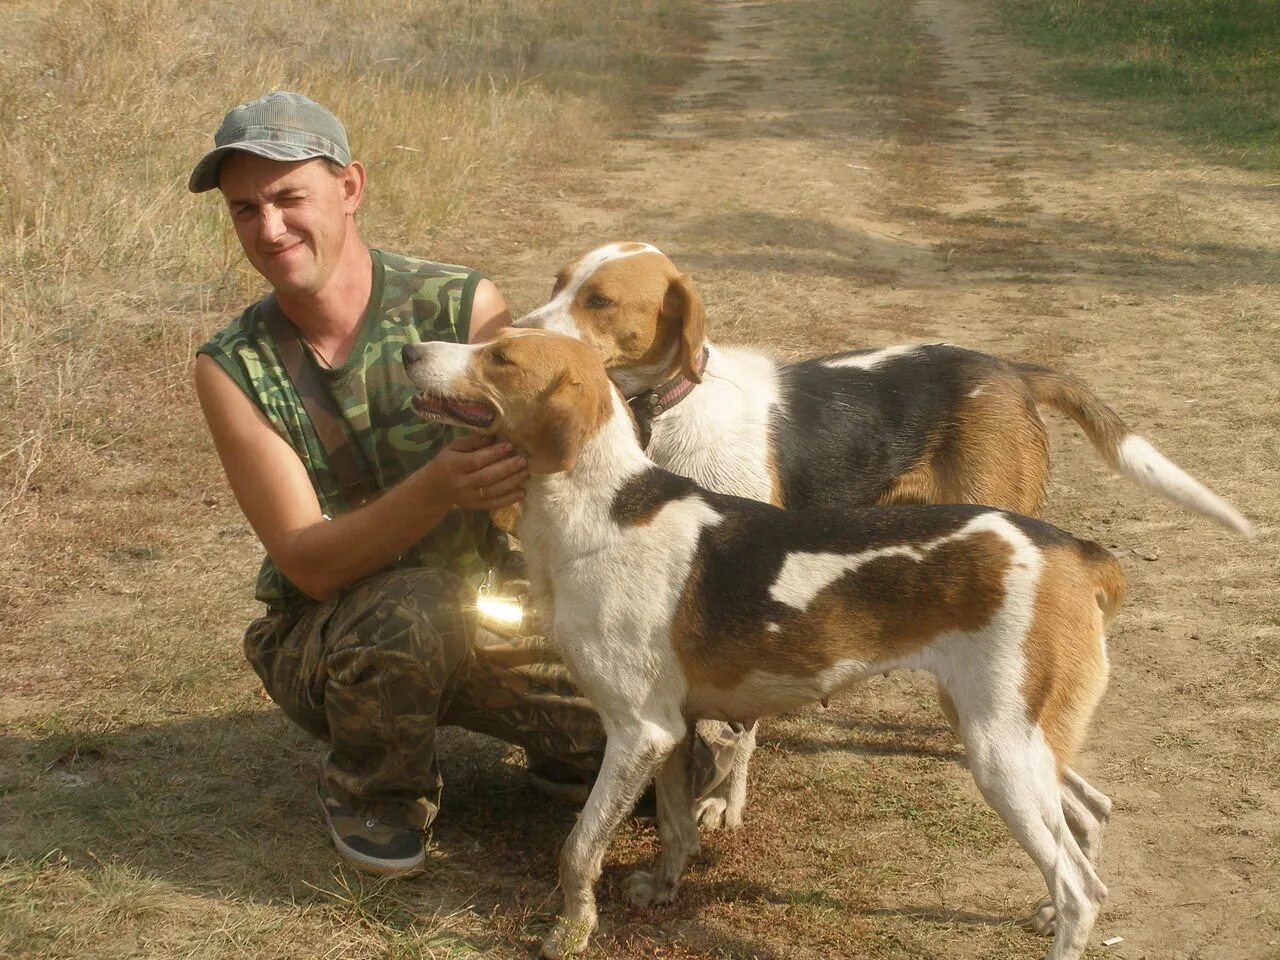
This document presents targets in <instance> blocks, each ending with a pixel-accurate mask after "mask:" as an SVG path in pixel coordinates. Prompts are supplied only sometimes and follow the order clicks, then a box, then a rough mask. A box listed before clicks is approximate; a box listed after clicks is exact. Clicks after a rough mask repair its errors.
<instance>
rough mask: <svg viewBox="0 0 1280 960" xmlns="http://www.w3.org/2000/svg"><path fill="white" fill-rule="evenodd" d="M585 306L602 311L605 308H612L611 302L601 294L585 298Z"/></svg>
mask: <svg viewBox="0 0 1280 960" xmlns="http://www.w3.org/2000/svg"><path fill="white" fill-rule="evenodd" d="M587 306H588V307H590V308H591V309H592V310H603V309H604V308H605V307H612V306H613V301H612V300H610V299H609V298H608V297H606V296H605V295H604V294H602V293H593V294H592V295H591V296H589V297H587Z"/></svg>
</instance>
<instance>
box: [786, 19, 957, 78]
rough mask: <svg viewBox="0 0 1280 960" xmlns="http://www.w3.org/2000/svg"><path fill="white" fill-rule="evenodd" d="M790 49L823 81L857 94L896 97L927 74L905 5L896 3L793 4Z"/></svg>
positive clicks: (918, 36)
mask: <svg viewBox="0 0 1280 960" xmlns="http://www.w3.org/2000/svg"><path fill="white" fill-rule="evenodd" d="M788 24H789V39H790V41H791V44H792V47H793V49H795V51H796V52H797V53H798V54H799V55H800V56H801V58H802V59H804V60H805V61H806V62H807V63H809V64H810V65H811V66H813V67H814V68H816V69H817V70H818V71H819V72H820V73H821V74H822V76H823V77H825V78H827V79H829V80H831V81H833V82H835V83H837V84H839V85H840V86H841V87H843V88H845V89H847V90H849V91H856V92H861V93H872V94H874V93H878V92H884V93H890V92H893V93H900V92H901V91H902V89H903V88H904V87H912V86H916V85H918V84H919V83H921V82H922V81H924V80H926V79H928V78H930V77H931V76H932V74H933V68H932V60H931V58H930V56H929V52H928V49H927V46H926V44H925V43H924V41H923V38H922V34H921V31H920V26H919V24H918V22H917V21H916V20H915V18H914V17H913V15H912V9H911V4H908V3H901V2H900V0H853V2H850V0H795V2H793V3H792V4H791V5H790V6H789V11H788Z"/></svg>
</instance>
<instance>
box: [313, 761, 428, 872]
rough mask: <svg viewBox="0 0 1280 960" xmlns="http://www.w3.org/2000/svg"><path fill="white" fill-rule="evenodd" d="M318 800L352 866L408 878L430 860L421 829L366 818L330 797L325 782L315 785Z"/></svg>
mask: <svg viewBox="0 0 1280 960" xmlns="http://www.w3.org/2000/svg"><path fill="white" fill-rule="evenodd" d="M316 799H318V800H319V801H320V809H321V810H323V811H324V819H325V823H327V824H328V825H329V836H330V838H331V839H332V840H333V845H334V847H335V849H337V851H338V856H340V857H342V859H343V860H346V861H347V862H348V863H349V864H351V866H353V867H355V868H356V869H357V870H363V871H364V872H366V873H376V874H378V875H379V876H383V877H408V876H412V875H413V874H415V873H419V872H420V871H421V870H422V865H423V863H424V862H425V861H426V859H427V851H426V848H425V847H424V846H423V843H422V831H420V830H413V829H411V828H409V827H399V826H394V825H392V824H389V823H383V822H382V821H381V820H375V819H373V818H371V817H363V816H361V815H360V814H358V813H356V812H355V811H354V810H351V809H348V808H347V807H344V806H343V805H342V804H341V803H339V802H338V801H337V800H335V799H334V798H333V797H331V796H329V792H328V791H327V790H325V788H324V783H323V782H321V783H320V785H319V786H317V787H316Z"/></svg>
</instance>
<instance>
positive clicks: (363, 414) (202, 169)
mask: <svg viewBox="0 0 1280 960" xmlns="http://www.w3.org/2000/svg"><path fill="white" fill-rule="evenodd" d="M214 144H215V147H214V149H213V150H211V151H210V152H209V153H207V154H206V155H205V156H204V157H203V158H202V159H201V160H200V162H199V163H198V164H197V165H196V167H195V169H194V171H193V172H192V174H191V179H190V184H189V186H190V189H191V191H192V192H194V193H201V192H205V191H211V190H214V189H217V190H220V191H221V193H222V197H223V199H224V201H225V204H226V209H227V212H228V214H229V215H230V217H231V222H232V225H233V226H234V228H235V232H236V235H237V237H238V238H239V240H240V244H241V247H242V248H243V250H244V253H245V256H246V257H248V259H249V262H250V263H251V264H252V265H253V266H254V268H255V269H257V271H258V272H259V273H261V274H262V276H263V277H264V278H265V279H266V280H267V282H268V284H269V285H270V287H271V292H270V293H269V294H268V295H267V296H265V297H264V298H263V299H261V300H259V301H258V302H256V303H254V304H252V305H251V306H249V307H248V308H246V309H245V310H244V312H243V313H241V314H240V315H239V316H238V317H236V318H235V319H234V320H233V321H231V323H230V324H228V325H227V326H226V327H225V328H224V329H223V330H221V331H220V332H218V333H217V334H215V335H214V336H213V337H212V338H211V339H210V340H209V341H208V342H207V343H205V344H204V345H203V346H202V347H200V349H199V351H198V356H197V358H196V364H195V386H196V391H197V394H198V396H199V399H200V404H201V407H202V409H203V411H204V415H205V419H206V420H207V422H208V425H209V430H210V432H211V434H212V435H213V440H214V444H215V446H216V447H217V451H218V455H219V457H220V459H221V461H222V464H223V467H224V469H225V470H226V474H227V479H228V480H229V481H230V484H231V488H232V490H233V491H234V493H235V496H236V499H237V501H238V502H239V504H240V506H241V508H242V509H243V511H244V514H245V516H246V518H247V519H248V521H249V523H250V524H251V525H252V527H253V529H254V530H255V532H256V533H257V535H258V537H259V538H260V539H261V541H262V544H263V546H264V547H265V549H266V557H265V558H264V560H263V563H262V567H261V570H260V572H259V576H258V582H257V594H256V595H257V597H258V599H259V600H261V601H262V602H263V603H264V604H265V605H266V608H267V609H266V613H265V615H264V616H263V617H261V618H259V619H258V620H255V621H254V622H253V623H252V624H251V625H250V626H249V628H248V631H247V633H246V634H245V653H246V655H247V656H248V659H249V661H250V663H251V664H252V665H253V667H254V669H255V670H256V671H257V673H258V675H259V677H261V679H262V682H263V685H264V686H265V687H266V689H267V692H268V693H269V694H270V695H271V697H272V699H273V700H274V701H275V702H276V703H278V704H279V705H280V707H281V709H283V710H284V712H285V713H286V714H287V715H288V716H289V717H290V719H292V720H293V721H294V722H295V723H297V724H298V725H299V726H301V727H302V728H304V729H305V730H307V731H308V732H310V733H312V734H314V735H315V736H317V737H320V738H323V739H324V740H326V741H328V743H329V747H330V751H329V754H328V757H327V758H326V759H325V761H324V765H323V768H322V770H321V772H320V778H319V784H318V786H317V798H318V801H319V804H320V807H321V809H322V810H323V813H324V816H325V821H326V823H327V825H328V829H329V834H330V836H331V838H332V840H333V843H334V845H335V847H336V848H337V850H338V853H339V854H340V855H341V856H342V857H343V858H344V859H345V860H347V861H348V862H350V863H351V864H352V865H353V866H356V867H358V868H361V869H364V870H368V871H372V872H376V873H380V874H384V875H405V874H410V873H413V872H415V871H416V870H418V869H419V868H420V867H421V865H422V863H423V861H424V859H425V852H424V831H426V829H427V828H428V827H429V826H430V825H431V823H432V821H433V820H434V818H435V816H436V813H437V811H438V808H439V803H440V790H441V785H442V781H441V778H440V773H439V770H438V769H437V764H436V757H435V731H436V728H437V727H438V726H440V725H442V724H458V725H461V726H465V727H467V728H469V729H473V730H478V731H480V732H483V733H486V734H490V735H493V736H497V737H500V738H502V739H504V740H506V741H508V742H510V743H514V744H518V745H519V746H521V747H524V748H525V750H526V752H527V753H528V754H529V757H530V764H531V773H532V774H533V775H534V782H535V784H537V785H540V786H541V787H543V788H544V789H546V790H547V791H548V792H551V793H553V794H557V795H560V796H563V797H566V798H569V799H575V798H581V797H585V793H586V786H585V785H586V784H589V782H590V779H591V776H592V774H593V771H594V770H595V768H596V767H597V765H598V762H599V758H600V755H601V753H602V751H603V745H604V735H603V732H602V730H601V728H600V724H599V721H598V719H597V718H596V716H595V714H594V713H593V712H592V710H591V709H590V706H589V705H588V704H587V703H586V702H585V701H584V700H583V699H582V697H580V696H579V695H578V694H577V693H576V691H575V690H574V689H573V686H572V684H571V682H570V681H569V680H568V678H567V676H566V675H565V672H564V670H563V668H562V667H560V665H559V664H558V663H557V662H556V661H555V658H554V656H553V655H552V654H551V653H550V652H549V651H548V649H547V648H546V646H545V644H544V643H542V642H541V641H539V640H537V639H534V638H517V639H516V640H513V641H509V642H495V638H493V637H490V636H487V635H486V634H485V632H484V631H483V630H482V629H481V628H480V627H479V624H478V618H477V613H476V604H475V599H476V588H477V585H479V584H480V583H481V581H482V580H483V579H484V578H485V577H486V576H489V577H490V578H493V577H495V576H496V577H497V578H498V579H499V580H500V579H501V578H502V577H503V576H504V575H508V574H510V572H511V571H510V567H511V566H512V565H513V564H514V563H516V562H517V561H518V557H515V556H514V555H512V554H511V553H510V551H509V550H508V547H507V544H506V541H505V538H504V537H503V536H502V535H501V534H500V533H499V532H498V531H497V530H496V529H495V528H494V527H493V526H492V525H491V524H490V521H489V516H488V513H487V511H489V510H492V509H495V508H499V507H503V506H507V505H510V504H513V503H516V502H517V501H519V500H520V499H521V498H522V496H523V490H524V485H525V482H526V480H527V478H528V470H527V465H526V463H525V461H524V459H523V457H521V456H520V454H519V453H518V451H514V450H512V449H511V448H510V446H509V445H507V444H505V443H503V442H500V441H499V442H494V441H491V440H489V439H484V438H476V437H458V436H455V435H454V434H453V433H452V431H450V430H449V429H448V428H445V427H442V426H440V425H438V424H434V423H429V422H426V421H424V420H421V419H420V418H419V417H418V416H417V414H416V413H415V412H414V411H413V409H412V407H411V405H410V398H411V397H412V395H413V393H414V390H413V387H412V386H411V384H410V383H409V381H408V379H407V378H406V377H405V374H404V371H403V367H402V364H401V361H400V355H401V350H402V348H403V347H404V346H405V345H406V344H409V343H416V342H420V341H425V340H439V339H444V340H449V341H453V342H476V341H482V340H486V339H489V338H491V337H492V336H493V335H494V334H496V333H497V331H498V330H500V329H501V328H502V327H504V326H505V325H506V324H507V323H508V322H509V319H510V318H509V316H508V312H507V306H506V303H505V301H504V300H503V298H502V295H501V294H500V293H499V292H498V290H497V288H496V287H495V286H494V285H493V284H492V283H491V282H490V281H489V280H487V279H485V278H484V277H483V276H481V275H480V274H479V273H477V272H476V271H474V270H469V269H467V268H465V267H458V266H452V265H448V264H442V263H435V262H432V261H429V260H422V259H417V258H413V257H408V256H402V255H399V254H395V253H390V252H386V251H381V250H376V249H371V248H370V247H368V246H366V245H365V243H364V241H363V240H362V239H361V237H360V234H359V231H358V230H357V228H356V222H355V217H356V211H357V210H358V209H359V207H360V203H361V200H362V198H363V196H364V190H365V184H366V172H365V168H364V167H363V165H361V164H360V163H359V162H358V161H353V160H352V158H351V153H350V149H349V147H348V144H347V137H346V133H345V131H344V129H343V127H342V125H341V123H340V122H339V121H338V120H337V118H336V117H334V115H333V114H332V113H330V112H329V111H328V110H326V109H325V108H324V107H322V106H320V105H319V104H317V103H315V102H313V101H311V100H309V99H307V98H305V97H302V96H300V95H298V94H293V93H284V92H277V93H272V94H269V95H267V96H264V97H262V98H260V99H258V100H254V101H252V102H250V103H246V104H243V105H241V106H239V107H236V108H235V109H233V110H232V111H231V112H230V113H228V114H227V115H226V117H225V118H224V119H223V121H222V125H221V126H220V127H219V128H218V131H217V133H216V134H215V136H214ZM517 575H518V574H517ZM712 739H713V743H712V744H711V747H710V749H701V750H698V749H695V750H694V751H692V754H691V755H692V756H694V757H695V758H698V759H697V760H696V767H697V768H696V769H694V770H693V771H691V775H692V776H693V777H694V779H695V782H696V783H698V784H700V785H701V787H702V788H703V789H704V791H705V790H706V789H709V788H710V786H711V785H712V784H713V783H714V782H716V781H717V780H718V779H720V774H721V773H722V772H727V770H728V768H729V766H730V765H731V762H732V752H733V746H734V742H735V738H734V735H733V733H732V731H728V730H726V731H725V734H724V736H723V737H721V738H712ZM702 746H703V747H705V746H706V745H705V744H703V745H702Z"/></svg>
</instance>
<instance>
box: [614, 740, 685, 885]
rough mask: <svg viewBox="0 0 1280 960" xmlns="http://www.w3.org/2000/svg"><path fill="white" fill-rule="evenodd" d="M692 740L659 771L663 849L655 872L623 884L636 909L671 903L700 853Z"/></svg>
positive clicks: (639, 872)
mask: <svg viewBox="0 0 1280 960" xmlns="http://www.w3.org/2000/svg"><path fill="white" fill-rule="evenodd" d="M688 747H689V740H688V738H686V739H685V740H684V741H683V742H682V743H681V745H680V746H679V747H678V748H677V749H675V750H673V751H672V752H671V755H670V756H669V757H667V760H666V762H665V763H664V764H663V765H662V767H661V769H660V770H659V771H658V840H659V841H660V842H661V850H660V852H659V854H658V862H657V864H656V866H655V867H654V870H653V872H652V873H650V872H648V871H647V870H637V871H636V872H635V873H633V874H631V876H629V877H627V880H626V883H624V884H623V887H622V891H623V895H624V896H625V897H626V898H627V900H629V901H630V902H631V903H632V904H633V905H634V906H637V907H648V906H652V905H653V904H659V903H669V902H670V901H671V900H672V899H674V897H675V895H676V889H677V888H678V887H679V886H680V878H681V877H682V876H683V875H684V868H685V864H686V863H688V861H689V857H691V856H693V854H695V853H697V852H698V822H697V820H696V819H695V817H694V806H693V790H692V789H691V786H690V783H689V773H690V769H689V750H688Z"/></svg>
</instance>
